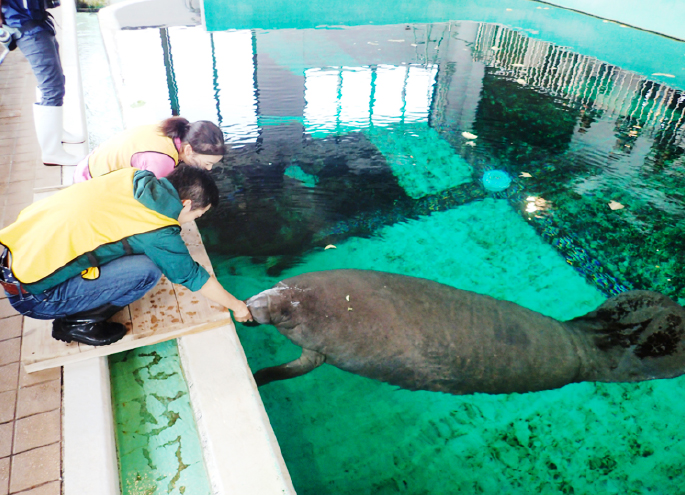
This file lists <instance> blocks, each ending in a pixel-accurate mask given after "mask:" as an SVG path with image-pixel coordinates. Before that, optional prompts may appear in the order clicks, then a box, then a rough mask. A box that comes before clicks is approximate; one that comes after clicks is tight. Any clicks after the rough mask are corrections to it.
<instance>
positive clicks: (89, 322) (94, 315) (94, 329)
mask: <svg viewBox="0 0 685 495" xmlns="http://www.w3.org/2000/svg"><path fill="white" fill-rule="evenodd" d="M120 309H122V308H121V307H120V306H114V305H112V304H109V303H108V304H105V305H103V306H100V307H99V308H94V309H91V310H88V311H82V312H81V313H76V314H73V315H69V316H65V317H64V318H57V319H56V320H55V321H54V322H53V323H52V337H53V338H54V339H57V340H61V341H63V342H71V341H73V340H75V341H76V342H80V343H82V344H88V345H109V344H112V343H114V342H116V341H118V340H121V338H122V337H123V336H124V335H126V327H125V326H124V325H122V324H121V323H114V322H112V321H106V320H107V319H109V318H111V317H112V316H114V314H115V313H117V312H118V311H119V310H120Z"/></svg>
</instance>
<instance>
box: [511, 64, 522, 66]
mask: <svg viewBox="0 0 685 495" xmlns="http://www.w3.org/2000/svg"><path fill="white" fill-rule="evenodd" d="M511 66H512V67H525V65H523V64H511Z"/></svg>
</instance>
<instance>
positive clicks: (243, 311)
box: [233, 301, 252, 323]
mask: <svg viewBox="0 0 685 495" xmlns="http://www.w3.org/2000/svg"><path fill="white" fill-rule="evenodd" d="M233 318H234V319H235V321H239V322H241V323H242V322H245V321H252V313H250V310H249V309H248V307H247V304H245V303H244V302H243V301H240V304H239V305H238V307H237V308H233Z"/></svg>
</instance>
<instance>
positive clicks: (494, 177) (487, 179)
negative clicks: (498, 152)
mask: <svg viewBox="0 0 685 495" xmlns="http://www.w3.org/2000/svg"><path fill="white" fill-rule="evenodd" d="M510 185H511V177H509V174H508V173H506V172H505V171H503V170H488V171H487V172H485V173H484V174H483V186H485V189H487V190H488V191H492V192H500V191H504V190H505V189H506V188H507V187H509V186H510Z"/></svg>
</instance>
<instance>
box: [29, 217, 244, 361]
mask: <svg viewBox="0 0 685 495" xmlns="http://www.w3.org/2000/svg"><path fill="white" fill-rule="evenodd" d="M182 236H183V239H184V241H185V242H186V244H187V245H188V250H189V252H190V253H191V256H192V257H193V258H194V259H195V260H196V261H197V262H198V263H200V264H201V265H202V266H204V267H205V268H206V269H207V270H208V271H209V272H210V273H212V274H213V270H212V265H211V262H210V261H209V257H208V256H207V252H206V251H205V248H204V245H203V244H202V238H201V236H200V233H199V231H198V230H197V226H196V225H195V223H194V222H193V223H191V224H186V225H184V226H183V229H182ZM112 320H113V321H117V322H119V323H123V324H125V325H126V327H127V328H128V330H129V331H128V332H127V333H126V335H125V336H124V338H122V339H121V340H120V341H118V342H115V343H114V344H110V345H107V346H89V345H84V344H77V343H75V342H72V343H71V344H66V343H65V342H61V341H58V340H55V339H53V338H52V334H51V333H52V321H48V320H34V319H32V318H25V320H24V321H25V323H24V338H23V341H22V362H23V363H24V366H25V368H26V371H27V372H29V373H32V372H34V371H40V370H44V369H47V368H53V367H56V366H63V365H64V364H67V363H74V362H78V361H81V360H84V359H89V358H91V357H98V356H107V355H109V354H114V353H117V352H122V351H126V350H129V349H135V348H137V347H141V346H145V345H151V344H157V343H159V342H164V341H166V340H171V339H175V338H177V337H180V336H183V335H189V334H193V333H198V332H203V331H205V330H210V329H212V328H217V327H221V326H229V327H233V320H231V315H230V313H229V311H228V310H227V309H226V308H224V307H222V306H220V305H218V304H216V303H213V302H211V301H209V300H208V299H206V298H205V297H204V296H202V295H200V294H199V293H197V292H191V291H190V290H188V289H186V288H185V287H183V286H182V285H176V284H172V283H171V282H170V281H169V280H168V279H167V278H166V277H162V279H161V280H160V281H159V283H158V284H157V285H156V286H155V287H154V288H153V289H152V290H151V291H150V292H148V293H147V294H146V295H145V297H143V298H142V299H140V300H138V301H136V302H134V303H132V304H130V305H129V306H128V307H127V308H125V309H124V310H122V311H120V312H119V313H117V314H116V315H115V316H114V317H113V318H112Z"/></svg>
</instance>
